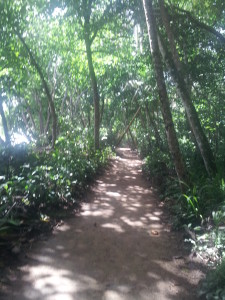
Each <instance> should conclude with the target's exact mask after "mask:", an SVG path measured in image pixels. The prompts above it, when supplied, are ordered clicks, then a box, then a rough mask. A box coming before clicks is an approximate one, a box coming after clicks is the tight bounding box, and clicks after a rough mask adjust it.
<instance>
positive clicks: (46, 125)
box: [44, 107, 51, 135]
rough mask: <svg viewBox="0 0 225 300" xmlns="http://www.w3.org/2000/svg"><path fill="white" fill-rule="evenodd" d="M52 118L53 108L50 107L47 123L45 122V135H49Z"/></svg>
mask: <svg viewBox="0 0 225 300" xmlns="http://www.w3.org/2000/svg"><path fill="white" fill-rule="evenodd" d="M50 118H51V108H50V107H48V114H47V119H46V124H45V130H44V134H45V135H47V133H48V129H49V124H50Z"/></svg>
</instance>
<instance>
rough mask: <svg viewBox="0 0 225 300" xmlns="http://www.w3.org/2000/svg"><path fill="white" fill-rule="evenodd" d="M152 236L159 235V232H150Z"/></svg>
mask: <svg viewBox="0 0 225 300" xmlns="http://www.w3.org/2000/svg"><path fill="white" fill-rule="evenodd" d="M151 234H152V235H159V232H158V231H157V230H151Z"/></svg>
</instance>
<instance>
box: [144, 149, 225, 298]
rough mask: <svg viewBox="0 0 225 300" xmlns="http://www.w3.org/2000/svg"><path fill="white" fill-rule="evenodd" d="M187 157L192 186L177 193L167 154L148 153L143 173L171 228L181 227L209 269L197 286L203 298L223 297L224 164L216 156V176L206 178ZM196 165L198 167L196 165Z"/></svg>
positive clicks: (224, 254)
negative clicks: (154, 189)
mask: <svg viewBox="0 0 225 300" xmlns="http://www.w3.org/2000/svg"><path fill="white" fill-rule="evenodd" d="M195 159H196V157H195V156H194V157H189V161H190V164H189V172H190V174H191V175H190V176H191V182H193V183H194V184H193V186H192V187H189V186H187V191H186V193H185V194H181V193H180V188H179V183H178V181H177V179H176V174H175V170H174V168H173V166H172V165H171V162H170V161H171V160H170V158H169V155H166V154H162V153H161V152H160V151H155V152H152V153H151V155H147V156H146V158H145V160H144V164H143V172H144V173H145V175H146V176H147V178H148V179H149V180H151V182H152V183H153V184H154V185H156V186H157V188H158V190H159V193H160V197H161V199H162V200H163V201H164V203H165V205H166V206H167V207H168V208H169V210H170V212H171V216H172V223H173V227H174V229H178V228H183V229H184V230H185V232H186V242H187V244H189V245H191V248H192V251H193V252H194V253H196V254H197V255H198V257H199V258H200V259H201V260H202V261H204V262H205V263H206V264H207V265H208V266H209V268H210V272H209V273H208V275H207V276H206V279H205V280H204V281H203V282H202V284H201V286H200V292H199V295H200V296H201V297H202V299H210V300H211V299H225V277H224V276H225V275H224V274H225V181H224V178H225V176H224V169H223V168H224V166H223V163H222V161H220V159H219V158H218V161H217V164H218V170H219V172H218V175H217V176H216V177H215V178H211V179H210V178H208V177H207V176H206V174H205V173H204V170H203V169H202V168H200V167H199V164H196V163H195ZM197 167H198V168H197Z"/></svg>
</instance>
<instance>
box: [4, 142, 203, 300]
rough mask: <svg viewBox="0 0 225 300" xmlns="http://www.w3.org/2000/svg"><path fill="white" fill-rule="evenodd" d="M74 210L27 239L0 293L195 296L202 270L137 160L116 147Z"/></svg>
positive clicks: (78, 298) (120, 299) (136, 298)
mask: <svg viewBox="0 0 225 300" xmlns="http://www.w3.org/2000/svg"><path fill="white" fill-rule="evenodd" d="M118 154H119V156H117V157H116V158H115V159H114V160H113V162H112V165H111V167H110V168H109V169H108V170H106V171H105V173H104V175H102V176H101V177H99V178H98V180H97V182H96V184H95V185H94V186H93V187H92V189H91V190H90V191H89V192H88V194H87V195H86V196H85V199H84V203H83V204H82V208H81V210H80V212H79V213H78V214H76V215H75V216H74V217H73V218H70V219H68V220H65V221H64V222H62V223H61V224H59V225H60V226H57V227H56V228H55V229H54V231H53V234H52V235H51V236H50V237H49V238H46V239H45V240H42V241H38V242H35V243H34V245H33V246H32V247H31V249H30V250H29V251H28V252H27V253H26V254H24V257H23V259H22V262H21V263H20V264H19V265H18V266H17V268H14V269H12V270H11V274H10V276H9V277H10V283H9V284H7V286H6V287H5V288H4V295H3V296H2V297H1V299H5V300H6V299H7V300H9V299H14V300H28V299H33V300H37V299H40V300H101V299H102V300H103V299H104V300H151V299H157V300H163V299H177V300H181V299H191V300H193V299H197V295H196V286H197V284H198V282H199V280H200V279H201V278H202V277H204V272H203V271H202V270H204V268H203V266H202V265H201V263H200V262H199V261H198V260H197V258H196V257H192V256H190V255H189V253H188V252H187V251H186V250H184V247H183V236H182V235H181V234H180V233H178V232H174V231H172V230H171V229H170V224H169V222H168V220H169V218H168V215H167V214H166V213H165V212H164V211H163V210H164V209H163V206H162V205H161V204H160V201H159V199H158V197H157V193H156V192H155V191H154V189H153V188H151V187H150V185H149V182H147V181H146V180H145V179H144V177H143V175H142V172H141V163H142V162H141V160H140V159H138V157H137V155H136V154H135V153H133V152H132V151H130V150H129V149H126V148H123V149H122V148H120V149H118Z"/></svg>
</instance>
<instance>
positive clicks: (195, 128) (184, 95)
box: [159, 0, 216, 176]
mask: <svg viewBox="0 0 225 300" xmlns="http://www.w3.org/2000/svg"><path fill="white" fill-rule="evenodd" d="M159 3H160V10H161V16H162V20H163V24H164V26H165V29H166V33H167V36H168V40H169V44H170V49H171V53H172V59H173V61H174V66H175V68H174V72H173V74H174V75H175V76H174V79H175V82H176V84H177V87H178V90H179V93H180V96H181V99H182V102H183V105H184V108H185V110H186V113H187V118H188V121H189V124H190V127H191V129H192V132H193V134H194V136H195V139H196V142H197V145H198V148H199V150H200V153H201V155H202V158H203V161H204V164H205V168H206V171H207V173H208V175H209V176H213V175H215V174H216V164H215V159H214V156H213V153H212V150H211V148H210V145H209V142H208V140H207V137H206V135H205V133H204V131H203V129H202V126H201V123H200V120H199V118H198V113H197V111H196V109H195V107H194V105H193V103H192V100H191V96H190V93H189V89H188V86H187V82H186V81H185V79H184V78H185V76H184V71H183V66H182V64H181V61H180V58H179V54H178V52H177V49H176V43H175V39H174V35H173V32H172V30H171V28H170V23H169V22H170V21H169V16H168V13H167V10H166V8H165V6H164V1H163V0H159Z"/></svg>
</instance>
